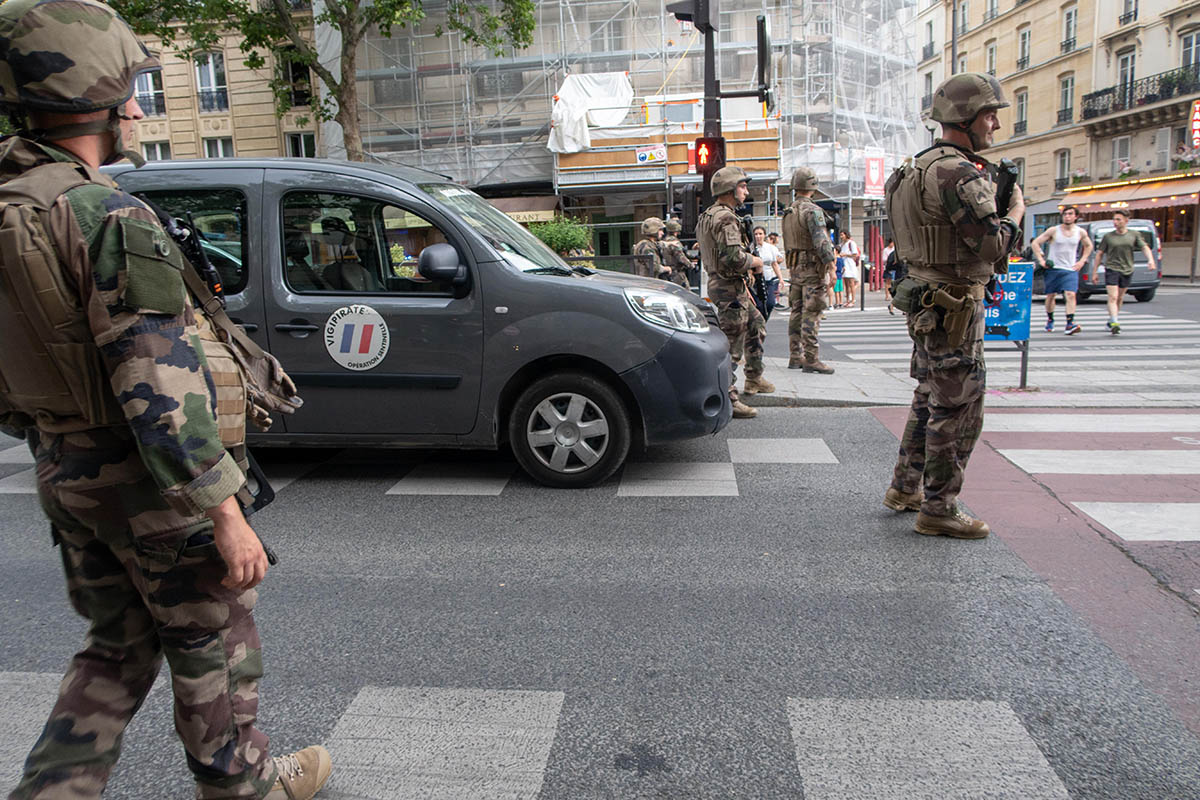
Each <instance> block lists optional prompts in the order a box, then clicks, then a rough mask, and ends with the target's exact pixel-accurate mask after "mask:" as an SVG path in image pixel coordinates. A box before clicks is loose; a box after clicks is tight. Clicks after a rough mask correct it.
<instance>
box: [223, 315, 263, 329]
mask: <svg viewBox="0 0 1200 800" xmlns="http://www.w3.org/2000/svg"><path fill="white" fill-rule="evenodd" d="M229 321H230V322H232V323H233V324H234V325H241V326H242V330H244V331H245V332H246V333H254V332H255V331H256V330H258V325H256V324H255V323H253V322H242V321H241V320H240V319H238V318H237V317H230V318H229Z"/></svg>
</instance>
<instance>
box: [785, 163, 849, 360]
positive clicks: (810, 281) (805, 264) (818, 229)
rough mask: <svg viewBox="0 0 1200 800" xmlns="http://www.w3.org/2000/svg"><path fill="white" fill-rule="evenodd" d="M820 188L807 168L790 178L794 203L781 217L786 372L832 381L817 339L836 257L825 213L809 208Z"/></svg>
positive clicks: (812, 204) (814, 174)
mask: <svg viewBox="0 0 1200 800" xmlns="http://www.w3.org/2000/svg"><path fill="white" fill-rule="evenodd" d="M819 185H820V183H819V181H818V179H817V174H816V173H815V172H813V171H812V170H811V169H809V168H808V167H800V168H799V169H797V170H796V171H795V172H794V173H792V191H794V192H795V193H796V200H795V202H793V203H792V204H791V205H790V206H788V207H787V209H786V210H785V211H784V212H783V246H784V248H785V249H786V250H787V256H786V257H787V267H788V274H789V275H791V288H790V289H789V290H788V305H790V306H791V307H792V310H791V314H790V315H789V316H788V352H789V356H790V357H789V358H788V369H802V370H804V371H805V372H819V373H821V374H824V375H832V374H833V367H830V366H828V365H826V364H824V363H823V362H822V361H821V360H820V359H819V358H818V357H817V355H818V352H819V349H818V348H819V345H818V344H817V333H818V332H819V331H820V328H821V314H822V313H823V312H824V311H825V308H826V295H827V291H828V289H829V287H830V286H831V285H832V284H833V277H834V274H835V268H836V263H837V255H836V254H835V253H834V252H833V243H832V242H830V241H829V235H828V234H827V233H826V232H825V213H824V212H823V211H821V208H820V206H818V205H817V204H816V203H814V202H813V199H812V197H813V193H814V192H815V191H816V190H817V187H818V186H819Z"/></svg>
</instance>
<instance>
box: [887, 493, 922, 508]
mask: <svg viewBox="0 0 1200 800" xmlns="http://www.w3.org/2000/svg"><path fill="white" fill-rule="evenodd" d="M924 499H925V493H924V492H921V491H917V492H902V491H900V490H899V489H897V488H895V487H888V490H887V491H886V492H884V494H883V504H884V505H885V506H887V507H888V508H890V509H892V510H893V511H920V510H921V501H922V500H924Z"/></svg>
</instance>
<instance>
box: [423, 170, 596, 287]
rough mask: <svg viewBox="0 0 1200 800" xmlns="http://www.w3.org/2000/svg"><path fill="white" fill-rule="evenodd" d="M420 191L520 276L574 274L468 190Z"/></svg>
mask: <svg viewBox="0 0 1200 800" xmlns="http://www.w3.org/2000/svg"><path fill="white" fill-rule="evenodd" d="M421 188H422V189H423V190H425V191H426V192H428V193H429V194H430V195H432V196H433V197H436V198H437V199H438V200H441V201H442V202H443V203H445V204H446V205H448V206H450V207H451V208H453V209H454V210H455V211H457V212H458V213H459V214H460V215H461V216H462V218H463V219H465V220H466V221H467V222H469V223H470V224H471V227H472V228H474V229H475V230H477V231H478V232H479V233H480V234H481V235H482V236H483V238H484V239H486V240H487V242H488V244H490V245H491V246H492V247H494V248H496V250H497V251H498V252H499V253H500V255H501V256H503V257H504V260H505V261H507V262H508V263H510V264H512V265H513V266H514V267H516V268H517V269H519V270H522V271H523V272H542V271H548V272H561V273H563V274H566V275H570V274H572V273H573V271H572V270H571V268H570V267H568V266H567V264H566V262H564V261H563V260H562V259H561V258H559V257H558V256H557V255H555V254H554V251H553V250H551V249H550V248H549V247H546V245H544V244H542V242H541V240H539V239H538V238H537V237H536V236H534V235H533V234H532V233H530V232H529V231H527V230H525V228H523V227H521V226H520V225H519V224H517V223H516V222H514V221H513V220H512V218H511V217H509V216H508V215H507V214H504V213H502V212H500V211H497V210H496V209H495V208H494V207H493V206H492V205H491V204H490V203H488V202H487V201H486V200H484V199H483V198H482V197H480V196H479V195H477V194H475V193H474V192H472V191H471V190H470V189H464V188H463V187H461V186H456V185H454V184H452V183H426V184H423V185H422V186H421Z"/></svg>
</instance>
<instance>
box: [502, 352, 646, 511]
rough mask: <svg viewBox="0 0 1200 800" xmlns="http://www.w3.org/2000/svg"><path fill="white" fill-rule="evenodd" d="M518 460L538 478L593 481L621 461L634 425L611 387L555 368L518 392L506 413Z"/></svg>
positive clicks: (566, 484) (561, 484) (563, 484)
mask: <svg viewBox="0 0 1200 800" xmlns="http://www.w3.org/2000/svg"><path fill="white" fill-rule="evenodd" d="M506 425H507V426H508V442H509V445H510V446H511V447H512V451H513V455H514V456H516V459H517V463H519V464H520V465H521V468H522V469H524V470H525V472H527V473H529V476H530V477H531V478H533V479H534V480H535V481H537V482H538V483H541V484H544V485H546V486H553V487H556V488H560V489H576V488H580V487H583V486H593V485H595V484H597V483H600V482H601V481H603V480H605V479H606V478H608V477H609V476H611V475H612V474H613V473H614V472H616V471H617V470H618V469H620V468H621V465H622V464H624V463H625V456H626V455H627V454H628V453H629V443H630V439H631V438H632V433H633V425H632V423H631V422H630V409H629V408H628V407H627V406H626V404H625V401H624V400H622V399H621V396H620V395H619V394H617V391H616V389H614V388H613V386H612V385H610V384H609V383H608V382H606V381H604V380H602V379H601V378H599V377H597V376H595V375H591V374H588V373H584V372H575V371H565V372H555V373H551V374H549V375H544V376H543V377H541V378H538V379H537V380H535V381H534V382H533V383H531V384H530V385H529V386H526V387H525V389H524V390H522V391H521V393H520V395H518V397H517V399H516V401H515V402H514V403H513V405H512V410H511V411H510V412H509V413H508V417H507V420H506Z"/></svg>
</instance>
